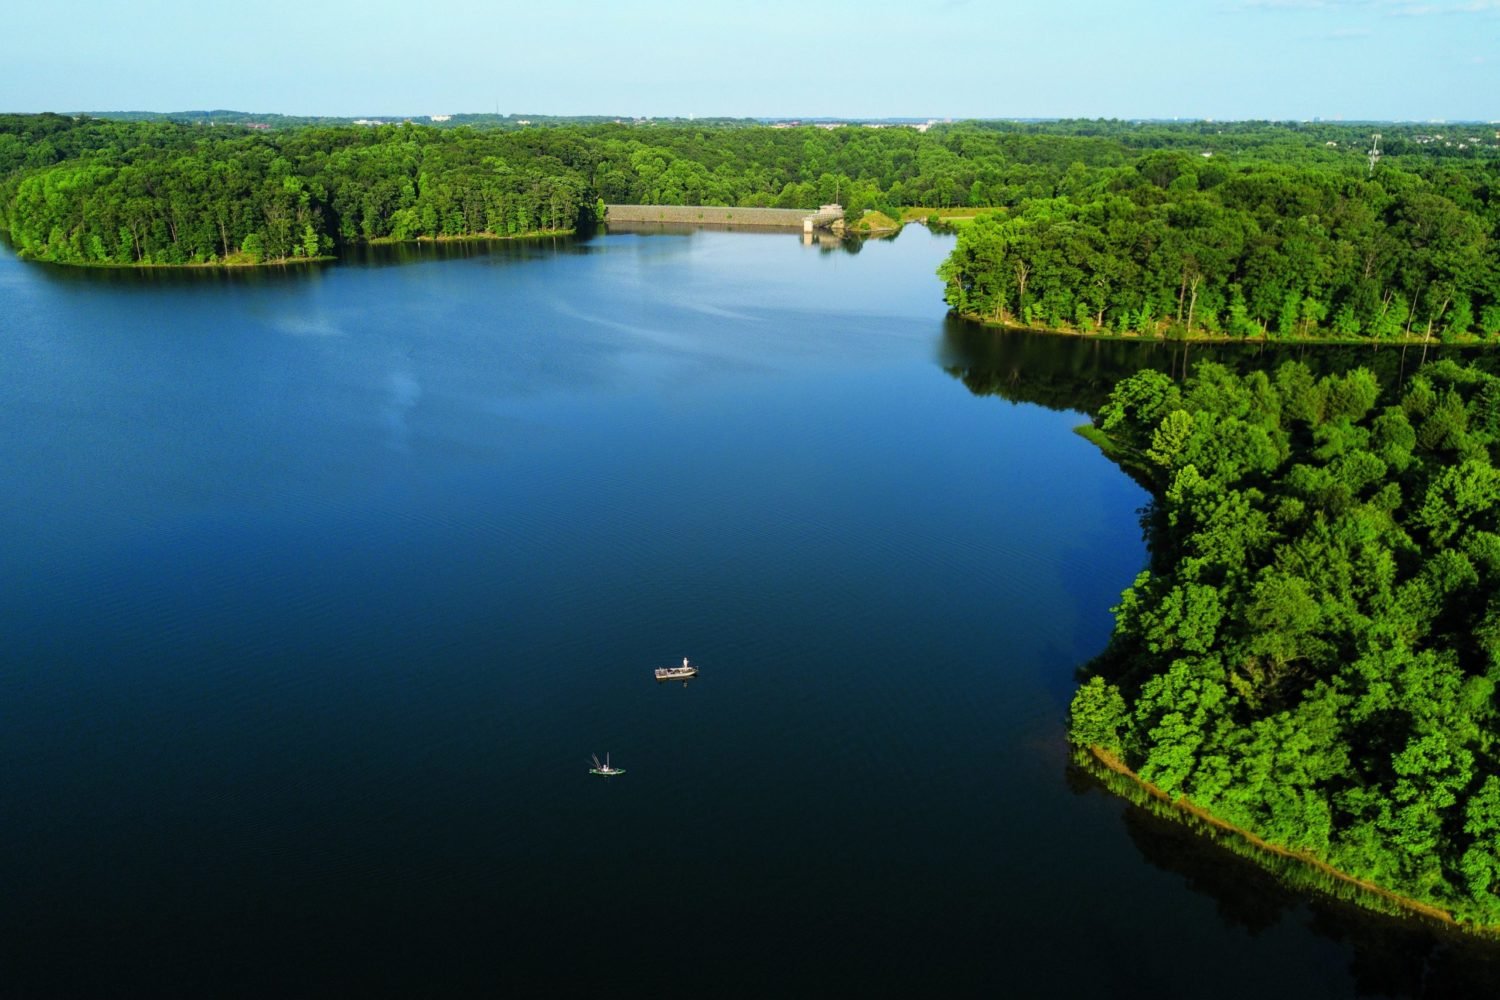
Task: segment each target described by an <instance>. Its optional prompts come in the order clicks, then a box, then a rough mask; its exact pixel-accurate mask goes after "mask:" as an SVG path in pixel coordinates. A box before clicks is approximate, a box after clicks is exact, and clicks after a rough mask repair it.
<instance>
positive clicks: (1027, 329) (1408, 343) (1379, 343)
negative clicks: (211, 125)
mask: <svg viewBox="0 0 1500 1000" xmlns="http://www.w3.org/2000/svg"><path fill="white" fill-rule="evenodd" d="M950 314H951V315H953V316H956V317H958V318H959V319H963V320H968V321H969V322H971V323H978V324H979V325H980V326H987V327H991V328H993V329H997V330H1018V331H1021V332H1024V333H1045V334H1047V335H1048V336H1051V337H1075V338H1077V339H1079V340H1111V341H1121V342H1123V343H1138V344H1216V345H1230V346H1233V345H1237V344H1243V345H1245V346H1247V347H1271V346H1278V345H1281V346H1290V345H1297V346H1302V345H1306V346H1311V347H1334V346H1337V347H1358V346H1369V347H1372V348H1376V347H1432V348H1437V347H1442V348H1453V347H1464V348H1477V347H1493V346H1495V345H1496V343H1497V341H1494V340H1483V339H1480V338H1478V337H1472V336H1471V337H1469V338H1468V339H1464V340H1455V341H1443V340H1439V339H1438V338H1436V337H1419V336H1415V335H1413V336H1408V337H1400V338H1398V339H1395V340H1376V339H1375V338H1373V337H1290V338H1287V339H1282V338H1279V337H1269V336H1265V335H1262V336H1259V337H1231V336H1229V335H1228V334H1209V333H1194V334H1191V335H1184V336H1180V337H1169V336H1167V335H1166V334H1165V333H1155V334H1141V333H1116V332H1114V331H1108V332H1102V333H1096V332H1094V331H1091V330H1079V329H1076V328H1074V327H1051V326H1023V325H1021V324H1019V323H1007V322H1006V321H1005V320H1002V319H996V318H994V317H993V316H981V315H979V314H978V313H966V312H959V311H958V310H950Z"/></svg>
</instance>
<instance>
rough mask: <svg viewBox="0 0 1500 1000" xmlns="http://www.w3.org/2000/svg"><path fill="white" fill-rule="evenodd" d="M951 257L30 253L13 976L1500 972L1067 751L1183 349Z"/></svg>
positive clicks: (799, 982) (754, 981) (17, 594)
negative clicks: (1113, 389) (597, 771)
mask: <svg viewBox="0 0 1500 1000" xmlns="http://www.w3.org/2000/svg"><path fill="white" fill-rule="evenodd" d="M950 246H951V238H949V237H942V236H934V235H931V234H929V233H928V232H926V231H925V230H924V229H921V228H919V227H910V228H909V229H908V231H906V232H905V233H903V234H902V235H901V236H900V237H899V238H898V239H895V240H893V241H882V242H869V243H866V244H864V245H863V246H861V247H859V248H858V252H857V253H854V252H847V251H845V250H841V249H837V248H834V249H829V248H826V247H820V246H816V245H814V246H804V245H802V244H801V242H800V238H799V236H798V235H797V234H791V235H787V234H781V233H745V232H733V233H731V232H718V231H709V230H678V231H663V230H647V231H641V232H628V231H614V232H610V233H608V234H602V235H597V236H594V237H592V238H589V239H580V240H558V241H544V242H535V243H510V244H493V245H483V244H475V245H457V246H445V247H435V246H431V245H428V246H421V247H404V248H394V249H393V248H386V249H382V250H379V251H374V250H372V251H368V252H366V253H364V254H361V255H358V256H357V257H356V258H355V259H353V260H351V261H348V262H346V263H343V264H340V265H337V266H329V267H322V268H309V269H304V270H295V269H292V270H275V271H265V272H234V273H228V274H224V273H216V272H193V273H164V272H147V273H139V272H118V271H106V272H88V271H69V270H62V269H57V268H51V267H43V266H38V265H34V264H27V263H23V262H20V261H18V260H17V259H16V258H15V257H14V255H13V254H11V253H9V252H8V251H5V252H3V254H0V315H3V316H4V320H3V330H4V334H5V351H4V356H3V362H0V408H3V410H0V417H3V419H0V468H3V469H4V476H3V478H0V512H3V516H4V528H5V530H4V532H3V535H0V554H3V563H0V566H3V568H4V580H3V585H0V628H3V635H4V647H3V651H0V803H3V808H4V823H3V826H0V970H3V971H0V992H5V993H7V994H11V995H68V994H96V995H111V996H118V995H125V994H132V993H134V994H142V995H187V994H199V995H208V994H212V995H235V994H239V995H251V996H265V995H285V994H292V995H297V994H311V993H341V994H371V993H401V994H436V995H451V994H455V993H457V994H473V993H496V992H500V991H503V990H506V989H523V990H526V991H528V992H531V993H538V992H541V991H543V990H548V991H550V992H562V993H575V992H576V993H585V994H590V995H598V996H608V995H638V994H651V995H688V994H691V995H700V996H717V995H750V996H766V995H837V994H862V995H909V994H913V993H918V992H922V993H927V994H935V995H954V994H959V995H974V994H990V995H993V994H1009V995H1017V996H1038V995H1085V996H1089V995H1092V996H1116V997H1123V996H1143V997H1144V996H1151V997H1162V996H1183V997H1195V996H1202V995H1204V994H1205V993H1206V992H1212V993H1214V994H1216V995H1219V996H1246V997H1249V996H1257V997H1260V996H1265V995H1279V996H1317V997H1334V996H1355V995H1389V994H1398V995H1399V994H1404V993H1420V992H1423V991H1426V992H1438V993H1441V992H1442V991H1443V990H1444V989H1446V988H1449V987H1454V986H1457V987H1459V988H1460V989H1461V990H1462V989H1467V988H1472V987H1473V986H1474V984H1477V983H1480V982H1493V980H1492V979H1488V978H1487V977H1492V976H1493V975H1494V964H1493V962H1492V960H1491V957H1490V955H1489V954H1488V953H1487V952H1486V950H1485V949H1483V948H1476V947H1471V946H1468V945H1464V944H1461V943H1454V942H1451V941H1448V940H1445V939H1443V938H1440V937H1434V936H1432V935H1431V934H1430V933H1429V932H1426V931H1423V930H1420V929H1410V928H1404V927H1401V926H1399V925H1396V924H1394V923H1392V922H1388V921H1383V920H1380V919H1375V918H1368V917H1364V916H1362V915H1360V914H1357V913H1354V912H1351V911H1350V910H1348V909H1347V908H1346V907H1344V906H1341V905H1338V904H1332V903H1328V902H1323V901H1320V900H1317V899H1310V898H1308V897H1305V896H1303V895H1300V894H1297V893H1291V892H1288V891H1285V890H1283V889H1281V888H1279V887H1278V886H1277V885H1276V884H1275V883H1274V882H1272V881H1271V880H1269V879H1268V878H1266V877H1264V876H1262V875H1260V874H1259V873H1258V872H1257V871H1256V870H1255V869H1254V868H1253V867H1250V866H1248V865H1247V864H1245V863H1244V862H1243V861H1240V860H1239V859H1237V858H1234V857H1232V856H1228V855H1226V854H1223V853H1222V852H1219V851H1217V850H1215V849H1212V848H1209V847H1206V846H1205V845H1202V844H1200V843H1198V842H1197V841H1196V840H1194V839H1193V838H1191V837H1188V836H1186V835H1184V834H1183V833H1182V832H1181V831H1180V830H1178V829H1177V828H1175V827H1173V826H1172V825H1170V824H1167V823H1163V822H1162V821H1160V820H1157V819H1153V818H1151V817H1149V816H1147V815H1145V814H1144V813H1141V812H1140V811H1139V810H1136V809H1134V808H1132V807H1130V806H1128V805H1127V804H1126V803H1124V802H1122V801H1121V800H1119V799H1117V798H1115V797H1113V796H1111V795H1109V794H1107V793H1105V792H1103V791H1102V790H1100V789H1099V788H1098V787H1097V786H1096V785H1095V784H1094V783H1093V782H1092V781H1091V780H1090V779H1088V778H1087V777H1086V776H1084V775H1082V774H1079V773H1077V772H1075V771H1074V770H1072V769H1071V768H1070V766H1069V763H1068V754H1067V748H1066V745H1065V742H1064V722H1065V714H1066V708H1067V704H1068V700H1069V698H1070V696H1071V692H1072V689H1073V684H1074V670H1075V669H1076V668H1077V667H1078V665H1080V664H1081V663H1083V662H1084V661H1086V660H1087V659H1088V658H1089V657H1090V656H1092V655H1094V654H1095V653H1097V652H1098V651H1099V650H1100V649H1101V648H1102V647H1103V645H1104V643H1105V640H1106V638H1107V637H1108V634H1109V629H1110V626H1111V617H1110V613H1109V608H1110V606H1111V605H1112V604H1113V603H1114V600H1115V599H1116V597H1117V596H1118V594H1119V592H1120V590H1121V589H1122V588H1123V587H1125V586H1126V585H1128V584H1129V583H1130V581H1131V580H1132V579H1133V577H1134V575H1135V574H1136V573H1137V572H1138V571H1139V570H1140V569H1141V567H1142V566H1143V565H1144V562H1145V555H1146V554H1145V550H1144V546H1143V542H1142V539H1141V531H1140V528H1139V525H1138V514H1137V510H1138V508H1140V507H1141V506H1142V505H1143V504H1145V503H1146V501H1147V499H1148V498H1147V496H1146V494H1145V493H1143V492H1142V490H1141V489H1140V488H1139V487H1138V486H1136V485H1135V484H1134V483H1133V482H1132V481H1131V480H1130V479H1129V478H1128V477H1127V476H1125V475H1124V474H1122V473H1121V472H1120V471H1119V470H1118V469H1117V468H1116V467H1115V466H1114V465H1112V464H1111V463H1110V462H1108V461H1107V460H1105V459H1104V458H1103V457H1101V456H1100V455H1099V454H1098V453H1097V451H1096V450H1095V449H1094V448H1093V447H1092V446H1091V445H1089V444H1088V443H1087V442H1085V441H1084V440H1082V439H1081V438H1079V437H1078V436H1077V435H1075V434H1073V433H1072V428H1073V427H1075V426H1076V425H1078V424H1080V423H1082V422H1083V421H1084V419H1085V416H1084V415H1083V414H1082V413H1081V412H1079V411H1080V409H1082V408H1085V407H1087V406H1088V405H1092V403H1093V401H1096V400H1097V398H1098V397H1099V394H1100V393H1102V392H1103V391H1104V390H1105V389H1106V388H1107V385H1108V384H1109V383H1110V382H1111V381H1112V380H1113V379H1114V378H1116V377H1118V376H1119V375H1121V374H1123V373H1125V372H1126V371H1128V370H1130V369H1131V368H1132V367H1138V366H1139V365H1140V364H1151V363H1156V364H1159V363H1161V362H1162V361H1163V360H1164V359H1165V360H1166V361H1168V362H1169V363H1170V364H1171V365H1172V366H1173V367H1176V366H1177V364H1178V359H1177V356H1176V355H1175V354H1172V353H1171V351H1170V349H1169V348H1166V347H1147V346H1141V345H1102V344H1098V343H1083V342H1079V341H1076V340H1062V339H1055V338H1053V339H1048V338H1039V337H1035V336H1027V335H1023V334H1000V333H995V332H992V331H986V330H978V329H976V328H973V327H969V326H967V325H965V324H962V323H957V322H955V321H952V320H949V319H947V318H945V315H944V306H943V303H942V300H941V288H940V285H939V283H938V280H937V279H936V278H935V277H934V273H933V272H934V269H935V268H936V267H937V264H938V263H939V261H940V260H941V259H942V257H943V256H944V254H945V253H946V252H947V249H948V248H949V247H950ZM1039 372H1040V373H1041V374H1040V375H1039V374H1038V373H1039ZM992 393H999V395H994V394H992ZM1006 397H1009V398H1006ZM683 656H689V657H691V658H692V659H693V661H694V662H696V663H698V664H700V665H701V666H702V676H701V677H700V678H699V679H698V680H695V681H693V682H692V683H690V684H687V685H682V684H675V683H674V684H657V683H655V682H654V681H653V679H652V673H651V672H652V669H653V668H655V667H658V666H665V665H668V664H670V663H673V662H677V661H680V660H681V658H682V657H683ZM605 752H608V753H609V754H610V755H611V760H612V762H613V763H614V764H615V765H616V766H619V767H623V768H625V769H626V772H627V773H626V774H624V775H622V776H619V777H615V778H599V777H595V776H591V775H589V773H588V767H589V758H590V755H591V754H593V753H598V754H599V755H601V756H602V755H603V754H604V753H605Z"/></svg>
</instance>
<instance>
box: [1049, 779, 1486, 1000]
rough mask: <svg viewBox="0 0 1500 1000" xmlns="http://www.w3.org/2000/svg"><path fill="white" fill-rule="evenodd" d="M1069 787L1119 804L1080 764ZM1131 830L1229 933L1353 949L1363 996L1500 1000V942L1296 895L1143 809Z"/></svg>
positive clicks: (1141, 847)
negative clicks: (1277, 932) (1290, 922)
mask: <svg viewBox="0 0 1500 1000" xmlns="http://www.w3.org/2000/svg"><path fill="white" fill-rule="evenodd" d="M1066 782H1067V785H1068V788H1069V789H1070V790H1071V791H1072V792H1073V793H1074V794H1077V795H1084V794H1088V793H1090V792H1103V793H1105V794H1110V795H1113V794H1115V793H1114V792H1113V791H1111V790H1110V788H1109V787H1108V786H1106V785H1105V784H1104V783H1103V782H1102V781H1100V779H1099V778H1098V777H1096V776H1095V775H1094V774H1093V773H1091V772H1090V771H1089V770H1088V769H1087V768H1086V767H1083V766H1079V765H1078V764H1076V763H1069V764H1068V767H1067V773H1066ZM1121 821H1122V822H1123V823H1124V825H1125V832H1126V833H1127V834H1128V835H1129V837H1130V841H1131V843H1132V844H1133V845H1134V846H1135V848H1136V850H1137V851H1139V852H1140V855H1141V857H1142V858H1143V859H1144V860H1145V861H1146V862H1147V863H1148V864H1150V865H1151V866H1152V867H1154V868H1157V869H1160V870H1161V871H1165V872H1170V873H1171V874H1174V875H1179V876H1182V878H1183V880H1184V883H1185V885H1186V886H1187V888H1188V889H1189V890H1191V891H1192V892H1195V893H1197V894H1199V895H1201V896H1207V897H1208V898H1210V899H1211V900H1213V902H1214V907H1215V909H1216V911H1217V912H1218V915H1219V919H1220V920H1221V921H1222V922H1223V923H1224V925H1225V926H1226V927H1229V928H1233V929H1238V930H1243V931H1245V932H1246V933H1248V934H1249V935H1250V936H1251V937H1255V936H1258V935H1260V934H1263V933H1265V932H1266V931H1269V930H1271V929H1273V928H1275V927H1276V926H1277V925H1279V924H1280V923H1281V922H1282V921H1283V920H1286V919H1288V918H1290V919H1294V920H1302V919H1305V921H1306V926H1307V928H1308V930H1310V931H1312V932H1313V933H1314V934H1317V935H1318V936H1320V937H1324V938H1328V939H1330V940H1333V941H1336V942H1338V943H1340V944H1342V945H1344V946H1345V947H1347V948H1348V949H1349V951H1350V953H1351V957H1350V960H1349V974H1350V977H1351V978H1352V980H1353V985H1354V988H1355V991H1356V993H1357V994H1358V995H1359V996H1372V997H1374V996H1396V997H1404V996H1411V997H1496V996H1500V942H1493V941H1484V940H1479V939H1477V938H1469V937H1465V936H1463V935H1461V934H1459V933H1457V932H1454V931H1450V930H1445V929H1442V928H1439V927H1435V926H1433V925H1428V924H1423V923H1420V922H1417V921H1416V920H1411V919H1403V918H1399V917H1389V916H1383V915H1381V914H1378V913H1372V912H1370V911H1368V910H1364V909H1361V908H1359V907H1358V906H1356V905H1354V904H1353V903H1348V902H1344V901H1341V900H1337V899H1333V898H1330V897H1326V896H1322V895H1319V894H1317V893H1313V892H1310V891H1301V890H1297V889H1293V888H1290V887H1288V886H1287V885H1286V884H1284V883H1283V882H1281V881H1280V880H1279V879H1278V878H1277V877H1276V876H1275V875H1273V874H1272V873H1270V872H1268V871H1266V870H1265V869H1263V868H1261V867H1260V866H1259V865H1257V864H1255V863H1254V862H1253V861H1251V860H1249V859H1247V858H1243V857H1240V856H1239V855H1237V854H1235V853H1233V852H1232V851H1230V850H1229V849H1227V848H1225V847H1222V846H1220V845H1219V844H1217V843H1215V842H1214V841H1212V840H1210V839H1208V838H1207V837H1203V836H1200V835H1199V834H1197V833H1196V832H1194V831H1193V830H1192V829H1191V828H1189V827H1188V826H1187V825H1185V824H1183V823H1181V822H1178V821H1177V820H1175V819H1171V818H1167V817H1163V816H1158V815H1156V814H1155V813H1153V812H1151V811H1150V810H1148V809H1146V808H1143V807H1141V806H1139V805H1127V806H1126V807H1125V811H1124V813H1123V814H1122V815H1121Z"/></svg>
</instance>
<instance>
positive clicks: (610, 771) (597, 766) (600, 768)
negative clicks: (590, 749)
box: [589, 750, 625, 778]
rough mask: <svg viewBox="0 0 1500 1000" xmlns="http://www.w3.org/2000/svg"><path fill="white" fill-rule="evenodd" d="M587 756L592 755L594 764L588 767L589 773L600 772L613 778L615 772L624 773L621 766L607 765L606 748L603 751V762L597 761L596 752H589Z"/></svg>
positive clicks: (607, 755) (607, 753)
mask: <svg viewBox="0 0 1500 1000" xmlns="http://www.w3.org/2000/svg"><path fill="white" fill-rule="evenodd" d="M589 756H590V757H592V758H594V766H593V767H591V768H589V774H602V775H604V777H606V778H613V777H614V776H615V775H617V774H624V773H625V769H624V768H623V767H610V766H609V751H607V750H606V751H605V753H604V763H603V764H601V763H599V755H598V754H596V753H594V754H589Z"/></svg>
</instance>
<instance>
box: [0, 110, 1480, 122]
mask: <svg viewBox="0 0 1500 1000" xmlns="http://www.w3.org/2000/svg"><path fill="white" fill-rule="evenodd" d="M0 114H23V115H24V114H37V115H42V114H55V115H61V116H63V117H69V118H80V117H85V118H95V117H98V118H103V117H108V116H122V115H150V116H159V117H164V118H172V119H180V118H191V117H193V116H213V115H239V116H244V117H247V118H315V119H324V120H332V121H350V122H355V121H362V120H369V119H381V120H382V122H383V123H384V124H391V125H395V124H402V123H405V122H410V123H412V124H414V125H422V124H431V123H432V122H433V121H434V120H439V119H440V120H442V121H447V120H449V119H452V118H458V117H465V118H530V117H535V118H545V119H558V120H565V121H567V120H576V119H585V118H587V119H595V118H602V119H609V120H611V121H612V122H618V123H621V124H626V123H633V122H652V121H670V122H693V121H745V122H758V123H762V124H782V123H797V122H801V123H804V124H815V123H847V124H854V125H857V124H862V123H866V122H868V123H882V122H895V123H918V124H920V123H931V124H946V125H957V124H960V123H963V122H1014V123H1017V124H1032V123H1048V122H1085V121H1102V122H1118V123H1125V124H1131V125H1135V124H1158V125H1170V124H1176V125H1182V124H1194V123H1198V124H1207V125H1214V124H1217V125H1245V124H1259V123H1264V124H1269V125H1350V126H1353V125H1398V126H1399V125H1500V118H1332V117H1324V116H1313V117H1311V118H1271V117H1265V116H1250V117H1246V118H1202V117H1181V116H1178V117H1162V116H1156V115H1114V116H1111V115H989V116H980V115H969V116H963V117H960V116H958V115H860V116H847V115H820V114H807V115H764V114H746V115H731V114H713V113H709V114H688V115H635V116H632V115H624V114H612V113H610V112H599V111H584V112H578V113H568V114H563V113H559V112H552V111H536V110H531V111H499V112H496V111H463V110H452V111H439V112H433V113H427V112H422V113H417V114H410V113H388V112H374V111H369V112H365V113H362V114H354V115H346V114H329V113H325V112H317V111H310V112H286V111H246V110H243V109H240V108H229V107H221V108H185V109H173V110H167V111H160V110H155V109H149V108H109V109H98V108H95V109H73V110H67V111H60V110H56V109H45V110H42V111H6V110H0Z"/></svg>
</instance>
